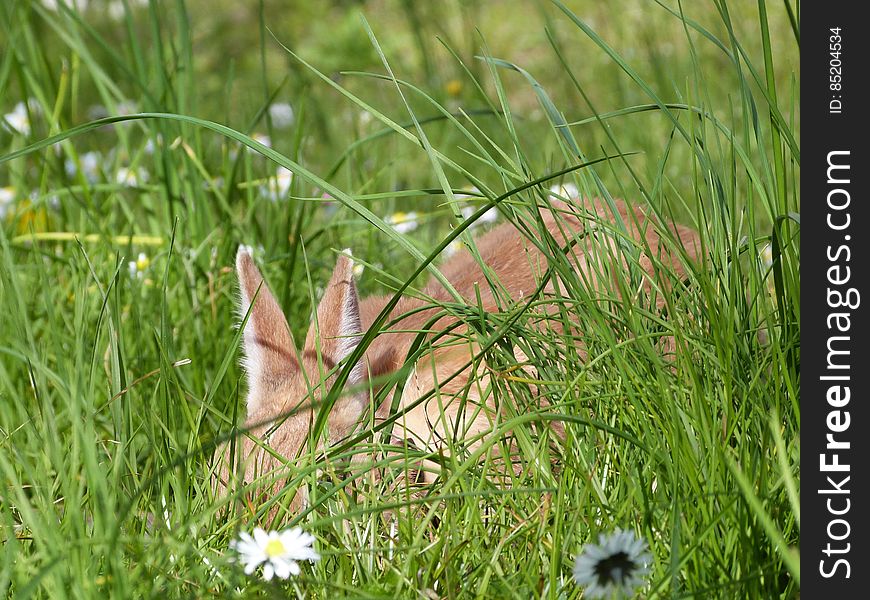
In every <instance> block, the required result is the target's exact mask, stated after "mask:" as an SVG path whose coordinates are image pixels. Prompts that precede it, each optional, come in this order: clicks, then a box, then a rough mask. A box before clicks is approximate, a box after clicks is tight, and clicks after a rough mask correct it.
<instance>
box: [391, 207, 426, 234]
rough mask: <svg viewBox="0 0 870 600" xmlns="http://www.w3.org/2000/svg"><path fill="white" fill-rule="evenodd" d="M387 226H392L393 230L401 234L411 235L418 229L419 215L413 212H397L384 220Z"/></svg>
mask: <svg viewBox="0 0 870 600" xmlns="http://www.w3.org/2000/svg"><path fill="white" fill-rule="evenodd" d="M384 220H385V221H386V222H387V225H391V226H392V227H393V229H395V230H396V231H398V232H399V233H409V232H411V231H414V230H415V229H417V225H419V223H417V213H415V212H413V211H411V212H407V213H404V212H396V213H393V214H391V215H390V216H389V217H387V218H386V219H384Z"/></svg>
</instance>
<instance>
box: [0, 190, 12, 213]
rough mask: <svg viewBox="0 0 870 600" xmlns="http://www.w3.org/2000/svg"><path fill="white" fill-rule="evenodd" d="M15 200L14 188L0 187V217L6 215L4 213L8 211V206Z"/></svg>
mask: <svg viewBox="0 0 870 600" xmlns="http://www.w3.org/2000/svg"><path fill="white" fill-rule="evenodd" d="M14 200H15V188H14V187H2V188H0V219H3V218H5V217H6V213H7V212H9V208H10V207H11V206H12V202H13V201H14Z"/></svg>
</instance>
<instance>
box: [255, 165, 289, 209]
mask: <svg viewBox="0 0 870 600" xmlns="http://www.w3.org/2000/svg"><path fill="white" fill-rule="evenodd" d="M291 183H293V171H291V170H290V169H286V168H284V167H278V170H277V171H276V172H275V177H272V178H269V183H268V184H267V185H265V186H262V187H261V188H260V193H262V194H263V196H265V197H266V198H268V199H269V200H271V201H272V202H277V201H278V200H283V199H284V198H285V197H286V196H287V194H288V193H289V192H290V184H291Z"/></svg>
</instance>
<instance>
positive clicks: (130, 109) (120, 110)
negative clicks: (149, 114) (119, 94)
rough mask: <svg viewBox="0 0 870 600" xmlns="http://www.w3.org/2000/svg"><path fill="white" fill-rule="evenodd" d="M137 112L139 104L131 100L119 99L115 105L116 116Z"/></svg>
mask: <svg viewBox="0 0 870 600" xmlns="http://www.w3.org/2000/svg"><path fill="white" fill-rule="evenodd" d="M137 112H139V106H138V105H137V104H136V103H135V102H134V101H133V100H121V101H120V102H118V104H117V106H115V113H116V114H117V115H118V116H125V115H132V114H135V113H137Z"/></svg>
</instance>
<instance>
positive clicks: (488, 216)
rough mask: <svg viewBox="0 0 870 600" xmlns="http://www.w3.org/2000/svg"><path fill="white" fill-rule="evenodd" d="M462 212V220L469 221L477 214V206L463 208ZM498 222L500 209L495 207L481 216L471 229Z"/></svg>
mask: <svg viewBox="0 0 870 600" xmlns="http://www.w3.org/2000/svg"><path fill="white" fill-rule="evenodd" d="M460 212H461V213H462V218H463V219H466V220H468V219H470V218H471V215H473V214H474V213H475V212H477V207H476V206H463V207H462V208H461V209H460ZM497 220H498V209H497V208H496V207H494V206H493V207H492V208H490V209H489V210H488V211H486V212H485V213H483V214H482V215H480V216H479V217H478V218H477V220H476V221H475V222H474V223H472V225H471V228H472V229H473V228H475V227H478V226H479V225H483V224H485V223H495V222H496V221H497Z"/></svg>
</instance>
